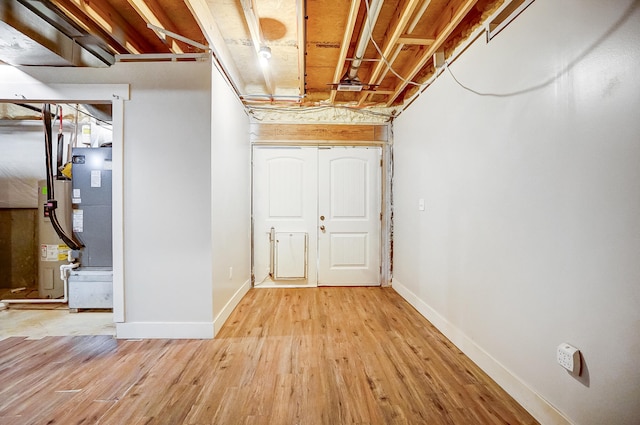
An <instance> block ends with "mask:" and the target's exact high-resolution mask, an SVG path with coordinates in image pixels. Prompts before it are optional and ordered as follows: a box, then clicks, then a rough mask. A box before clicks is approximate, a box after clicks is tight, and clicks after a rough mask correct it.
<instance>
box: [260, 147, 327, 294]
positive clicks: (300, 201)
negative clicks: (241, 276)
mask: <svg viewBox="0 0 640 425" xmlns="http://www.w3.org/2000/svg"><path fill="white" fill-rule="evenodd" d="M253 152H254V154H253V155H254V156H253V164H254V166H253V211H254V230H253V238H254V240H253V243H254V248H253V249H254V274H255V279H256V281H255V282H256V285H259V284H283V285H297V286H316V276H317V273H316V257H317V249H316V247H317V233H316V226H315V223H316V211H317V192H316V186H317V178H318V177H317V149H316V148H266V147H261V148H254V151H253ZM271 229H273V231H272V230H271Z"/></svg>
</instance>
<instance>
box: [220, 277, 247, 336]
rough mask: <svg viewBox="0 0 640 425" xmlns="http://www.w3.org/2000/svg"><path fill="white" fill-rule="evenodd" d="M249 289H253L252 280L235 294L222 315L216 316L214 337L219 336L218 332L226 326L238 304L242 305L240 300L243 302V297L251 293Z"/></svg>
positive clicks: (223, 309)
mask: <svg viewBox="0 0 640 425" xmlns="http://www.w3.org/2000/svg"><path fill="white" fill-rule="evenodd" d="M249 289H251V280H247V281H246V282H245V283H243V284H242V286H240V287H239V288H238V290H237V291H236V292H235V294H233V296H232V297H231V299H230V300H229V301H228V302H227V303H226V304H225V306H224V307H223V308H222V311H221V312H220V314H218V316H216V318H215V319H213V335H214V336H216V335H217V334H218V332H219V331H220V329H221V328H222V325H224V323H225V322H226V321H227V319H228V318H229V316H230V315H231V313H232V312H233V309H235V308H236V306H237V305H238V303H240V300H242V297H244V296H245V295H246V294H247V292H249Z"/></svg>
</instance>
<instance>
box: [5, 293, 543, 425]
mask: <svg viewBox="0 0 640 425" xmlns="http://www.w3.org/2000/svg"><path fill="white" fill-rule="evenodd" d="M0 348H2V350H1V351H0V384H1V386H0V423H2V424H5V423H6V424H13V423H16V424H18V423H19V424H40V423H59V424H71V423H78V424H80V423H82V424H98V423H99V424H101V425H105V424H107V425H109V424H118V425H120V424H189V425H205V424H250V425H255V424H269V425H274V424H276V425H277V424H282V425H290V424H311V425H315V424H321V425H324V424H326V425H334V424H385V425H386V424H423V423H424V424H434V425H439V424H455V425H458V424H470V423H473V424H506V423H508V424H527V425H529V424H531V425H534V424H537V422H536V421H535V419H534V418H532V417H531V416H530V415H529V414H528V413H527V412H526V411H525V410H524V409H523V408H522V407H521V406H519V405H518V404H517V403H516V402H515V401H514V400H513V399H512V398H511V397H509V396H508V395H507V394H506V393H505V392H504V391H503V390H502V389H501V388H500V387H499V386H497V385H496V384H495V383H494V382H493V381H491V380H490V379H489V378H488V377H487V376H486V374H484V373H483V372H482V371H481V370H480V369H479V368H478V367H477V366H476V365H474V364H473V363H472V362H471V361H470V360H469V359H468V358H467V357H466V356H464V355H463V354H462V353H461V352H460V351H459V350H458V349H457V348H456V347H455V346H453V344H451V342H450V341H448V340H447V339H446V338H445V337H444V336H443V335H442V334H440V333H439V332H438V331H437V330H436V329H435V328H434V327H433V326H432V325H431V324H430V323H429V322H428V321H426V320H425V319H424V318H423V317H422V316H420V315H419V313H417V311H415V310H414V309H413V308H412V307H411V306H409V305H408V304H407V303H406V302H405V301H404V300H403V299H402V298H401V297H400V296H399V295H398V294H396V293H395V292H394V291H393V290H392V289H390V288H302V289H253V290H251V291H249V292H248V293H247V295H246V296H245V297H244V298H243V299H242V300H241V302H240V303H239V305H238V306H237V307H236V309H235V310H234V312H233V313H232V314H231V316H230V317H229V320H228V321H227V323H226V324H225V326H224V327H223V328H222V329H221V330H220V332H219V333H218V336H217V337H216V338H215V339H214V340H144V341H119V340H115V339H113V338H111V337H109V336H94V337H52V338H45V339H43V340H38V341H34V340H26V339H16V338H9V339H6V340H3V341H0Z"/></svg>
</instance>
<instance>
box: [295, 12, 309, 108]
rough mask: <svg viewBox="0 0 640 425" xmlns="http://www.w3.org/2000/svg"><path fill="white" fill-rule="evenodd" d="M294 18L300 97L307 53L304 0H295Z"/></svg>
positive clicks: (304, 86) (304, 89)
mask: <svg viewBox="0 0 640 425" xmlns="http://www.w3.org/2000/svg"><path fill="white" fill-rule="evenodd" d="M296 15H297V16H296V18H297V24H298V25H297V27H298V28H297V29H298V34H297V35H298V86H299V87H298V90H299V93H300V98H301V99H302V98H303V97H304V95H305V93H306V91H307V89H306V85H307V82H306V81H307V78H306V76H307V74H306V72H307V71H306V66H305V64H306V57H305V56H306V54H307V40H306V32H307V30H306V28H307V10H306V2H305V0H296Z"/></svg>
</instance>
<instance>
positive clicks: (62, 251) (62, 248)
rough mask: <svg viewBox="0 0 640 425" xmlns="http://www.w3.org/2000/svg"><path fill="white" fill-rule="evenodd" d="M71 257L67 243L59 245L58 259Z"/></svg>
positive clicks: (62, 259)
mask: <svg viewBox="0 0 640 425" xmlns="http://www.w3.org/2000/svg"><path fill="white" fill-rule="evenodd" d="M68 257H69V247H68V246H66V245H65V244H60V245H58V261H64V260H66V259H67V258H68Z"/></svg>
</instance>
